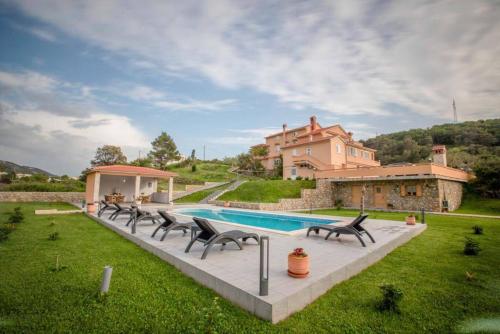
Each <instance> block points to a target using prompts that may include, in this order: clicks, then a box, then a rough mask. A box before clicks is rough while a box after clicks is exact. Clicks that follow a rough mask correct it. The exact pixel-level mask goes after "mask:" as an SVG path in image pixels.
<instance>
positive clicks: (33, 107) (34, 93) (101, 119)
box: [0, 72, 149, 175]
mask: <svg viewBox="0 0 500 334" xmlns="http://www.w3.org/2000/svg"><path fill="white" fill-rule="evenodd" d="M2 87H3V88H7V89H9V90H10V91H11V92H13V94H3V95H2V96H0V159H5V160H11V161H15V162H18V163H25V164H31V165H33V166H37V167H41V168H46V169H47V170H49V171H52V172H54V173H60V174H63V173H64V174H65V173H71V174H74V175H78V174H79V172H80V171H81V170H82V169H83V168H84V167H86V166H88V164H89V161H90V159H91V158H92V156H93V154H94V152H95V150H96V148H97V147H99V146H102V145H105V144H110V145H117V146H120V147H122V149H123V151H124V152H125V154H126V155H128V156H129V157H130V158H133V157H134V156H135V155H136V154H137V152H138V150H139V149H142V150H144V149H145V148H148V147H149V140H148V138H147V136H146V135H145V134H144V133H143V132H142V131H141V130H139V129H138V128H136V127H135V126H134V125H133V122H132V120H130V119H129V118H128V117H125V116H121V115H117V114H115V113H113V112H108V111H106V110H103V109H101V108H98V107H96V106H94V105H92V104H85V103H83V104H82V102H81V101H80V95H81V94H83V95H87V96H89V95H90V94H91V88H90V87H87V86H83V85H79V84H76V83H70V82H63V81H60V80H56V79H54V78H51V77H48V76H45V75H43V74H40V73H36V72H21V73H16V72H0V88H2ZM73 94H76V96H75V95H73ZM27 101H28V102H27Z"/></svg>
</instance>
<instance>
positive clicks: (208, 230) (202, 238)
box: [184, 217, 260, 260]
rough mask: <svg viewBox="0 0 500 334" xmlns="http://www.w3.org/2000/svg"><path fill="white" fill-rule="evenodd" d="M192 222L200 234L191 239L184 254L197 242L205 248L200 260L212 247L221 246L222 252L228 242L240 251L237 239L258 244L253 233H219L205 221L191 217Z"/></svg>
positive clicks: (257, 237) (239, 243) (241, 246)
mask: <svg viewBox="0 0 500 334" xmlns="http://www.w3.org/2000/svg"><path fill="white" fill-rule="evenodd" d="M193 220H194V222H195V223H196V225H198V227H199V228H200V230H201V232H200V233H198V234H197V235H196V236H194V237H193V238H192V239H191V241H190V242H189V244H188V245H187V247H186V250H185V251H184V252H185V253H188V252H189V250H190V249H191V246H193V244H194V243H195V242H196V241H199V242H201V243H203V245H204V246H205V251H204V252H203V255H202V256H201V259H202V260H203V259H205V258H206V257H207V254H208V252H210V249H212V247H213V245H217V244H222V246H221V250H224V246H225V245H226V244H227V243H228V242H234V243H236V244H237V245H238V247H239V248H240V249H243V245H242V243H241V241H240V240H239V239H242V240H243V241H244V242H245V241H247V239H249V238H252V239H255V241H257V244H259V240H260V238H259V236H258V235H257V234H255V233H247V232H243V231H240V230H232V231H227V232H222V233H220V232H219V231H217V230H216V229H215V227H213V226H212V224H210V223H209V222H208V220H206V219H203V218H197V217H193Z"/></svg>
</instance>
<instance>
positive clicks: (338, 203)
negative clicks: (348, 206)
mask: <svg viewBox="0 0 500 334" xmlns="http://www.w3.org/2000/svg"><path fill="white" fill-rule="evenodd" d="M334 205H335V208H336V209H337V210H340V209H342V207H343V206H344V201H342V200H341V199H336V200H335V203H334Z"/></svg>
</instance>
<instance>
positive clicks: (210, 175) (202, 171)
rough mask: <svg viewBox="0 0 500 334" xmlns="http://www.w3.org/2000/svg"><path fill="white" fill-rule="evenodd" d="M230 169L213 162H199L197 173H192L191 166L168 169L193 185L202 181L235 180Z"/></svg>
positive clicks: (228, 166)
mask: <svg viewBox="0 0 500 334" xmlns="http://www.w3.org/2000/svg"><path fill="white" fill-rule="evenodd" d="M230 168H231V166H230V165H225V164H220V163H213V162H198V163H197V164H196V172H192V171H191V166H185V167H180V166H179V165H173V166H169V167H168V169H169V170H170V171H172V172H175V173H177V174H179V177H180V178H181V179H182V180H183V182H184V183H186V182H189V181H191V182H193V183H192V184H196V183H199V182H200V181H203V182H223V181H230V180H233V179H234V178H235V177H236V176H235V174H233V173H231V172H229V169H230ZM187 184H190V183H187Z"/></svg>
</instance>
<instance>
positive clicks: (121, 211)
mask: <svg viewBox="0 0 500 334" xmlns="http://www.w3.org/2000/svg"><path fill="white" fill-rule="evenodd" d="M113 205H114V206H115V207H116V209H117V210H116V211H115V212H113V213H112V214H111V215H110V216H109V219H111V220H116V218H117V217H118V216H121V215H128V216H129V217H130V218H131V217H132V216H133V214H134V209H135V208H137V207H136V206H131V207H129V208H127V207H123V206H121V205H120V204H118V203H113Z"/></svg>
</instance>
